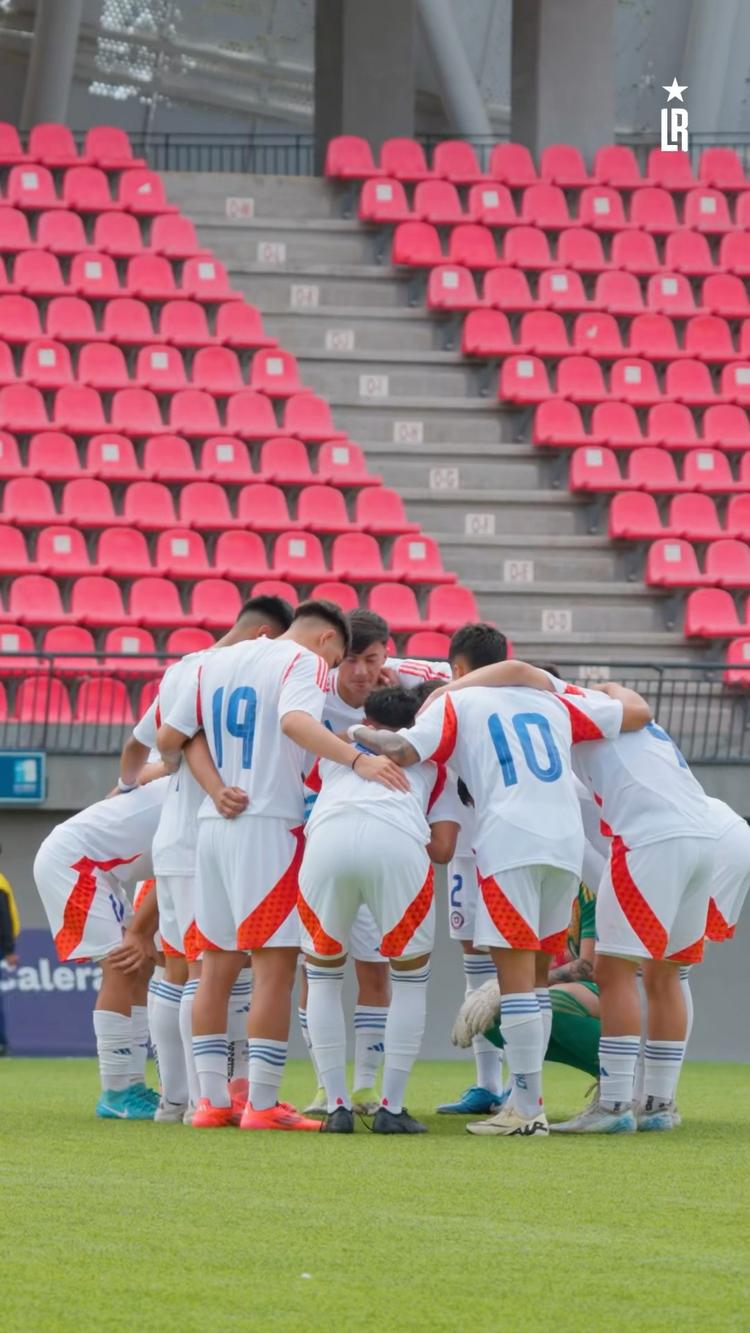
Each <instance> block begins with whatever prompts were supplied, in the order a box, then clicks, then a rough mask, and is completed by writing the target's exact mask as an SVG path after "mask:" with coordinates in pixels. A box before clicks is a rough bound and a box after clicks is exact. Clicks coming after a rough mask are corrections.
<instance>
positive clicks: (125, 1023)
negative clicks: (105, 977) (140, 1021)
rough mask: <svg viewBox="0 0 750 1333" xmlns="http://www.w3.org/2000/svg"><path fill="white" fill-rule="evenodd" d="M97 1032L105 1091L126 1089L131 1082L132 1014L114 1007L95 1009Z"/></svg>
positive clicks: (100, 1069) (102, 1081) (100, 1073)
mask: <svg viewBox="0 0 750 1333" xmlns="http://www.w3.org/2000/svg"><path fill="white" fill-rule="evenodd" d="M94 1032H95V1034H96V1054H97V1058H98V1061H99V1077H100V1079H101V1083H102V1089H103V1090H104V1092H123V1091H124V1090H125V1088H127V1087H128V1085H129V1083H130V1062H131V1059H132V1049H131V1038H132V1026H131V1021H130V1017H129V1015H125V1014H116V1013H113V1012H112V1010H110V1009H95V1010H94Z"/></svg>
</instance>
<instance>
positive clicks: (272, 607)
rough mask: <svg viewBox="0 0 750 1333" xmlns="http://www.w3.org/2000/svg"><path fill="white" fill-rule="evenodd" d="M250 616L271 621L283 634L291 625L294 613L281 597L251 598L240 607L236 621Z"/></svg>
mask: <svg viewBox="0 0 750 1333" xmlns="http://www.w3.org/2000/svg"><path fill="white" fill-rule="evenodd" d="M251 615H252V616H260V617H261V619H262V620H272V621H273V623H274V625H278V626H279V628H280V629H281V631H282V633H285V632H286V631H287V630H288V629H289V626H290V625H291V623H292V617H293V615H294V612H293V611H292V608H291V606H290V605H289V603H288V602H285V601H284V598H283V597H251V598H250V599H249V601H247V602H245V603H244V605H243V606H242V607H241V609H240V613H239V615H238V617H237V620H238V621H239V620H242V618H243V616H251Z"/></svg>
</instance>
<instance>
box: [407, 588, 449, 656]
mask: <svg viewBox="0 0 750 1333" xmlns="http://www.w3.org/2000/svg"><path fill="white" fill-rule="evenodd" d="M440 591H444V590H443V589H440ZM450 591H451V592H458V591H459V590H458V589H457V588H451V589H450ZM450 645H451V641H450V635H448V634H440V633H438V631H436V630H429V629H422V630H417V632H416V634H412V635H410V636H409V639H408V640H407V644H406V655H407V657H416V658H419V659H420V660H423V661H428V662H445V661H446V659H447V657H448V653H449V651H450Z"/></svg>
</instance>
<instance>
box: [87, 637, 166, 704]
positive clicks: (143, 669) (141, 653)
mask: <svg viewBox="0 0 750 1333" xmlns="http://www.w3.org/2000/svg"><path fill="white" fill-rule="evenodd" d="M104 651H105V653H110V654H112V655H111V656H110V657H106V658H105V659H104V662H103V663H102V665H103V668H104V670H105V671H114V672H116V673H117V675H118V676H127V677H128V678H130V677H137V676H147V675H150V674H151V673H152V672H157V673H158V672H160V671H161V670H162V668H163V666H164V663H163V662H160V661H159V659H158V658H157V657H150V656H148V654H149V653H153V652H154V636H153V634H151V633H149V631H148V630H147V629H141V627H140V626H139V625H122V626H119V627H118V628H116V629H110V630H108V631H107V633H106V635H105V637H104ZM141 712H145V709H143V710H141V709H139V712H138V716H140V715H141Z"/></svg>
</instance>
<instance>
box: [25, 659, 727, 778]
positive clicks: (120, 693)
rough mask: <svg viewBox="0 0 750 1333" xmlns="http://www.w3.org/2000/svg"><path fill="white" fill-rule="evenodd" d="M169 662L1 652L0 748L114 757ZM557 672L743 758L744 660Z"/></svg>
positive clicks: (677, 734) (700, 753)
mask: <svg viewBox="0 0 750 1333" xmlns="http://www.w3.org/2000/svg"><path fill="white" fill-rule="evenodd" d="M173 660H174V659H173V658H167V657H164V656H159V655H158V654H153V655H149V657H148V658H144V659H142V660H140V659H138V658H133V657H126V656H122V657H120V658H116V657H115V656H114V655H113V654H111V653H110V654H107V655H106V658H105V657H104V655H101V656H100V657H97V656H91V657H88V656H87V657H86V658H85V660H82V658H81V656H80V655H79V656H78V658H77V659H73V658H72V657H70V656H69V657H68V658H67V659H66V658H65V657H62V656H50V655H45V654H42V653H38V654H34V659H33V661H34V662H35V663H36V668H34V665H33V662H32V661H31V660H30V658H29V656H28V655H21V654H18V655H16V658H15V659H14V655H13V654H4V655H1V656H0V688H2V690H3V695H2V696H0V702H4V705H5V707H4V710H3V711H2V712H0V750H9V749H10V750H13V749H16V750H28V749H37V750H40V749H41V750H46V751H47V752H48V753H49V754H89V755H96V754H100V755H107V754H116V753H117V752H118V751H119V749H120V747H121V746H122V743H123V741H124V740H125V738H126V736H127V735H128V734H129V732H130V730H131V729H132V726H133V723H134V721H135V720H137V718H138V717H140V715H141V713H143V712H144V711H145V709H146V708H147V707H148V705H149V703H150V702H151V700H152V699H153V697H154V695H155V693H156V690H157V686H158V681H159V679H160V676H161V672H162V671H163V670H164V668H165V666H166V665H167V664H168V662H169V661H173ZM557 665H558V666H559V668H560V670H561V672H562V674H563V676H564V677H565V678H566V679H568V680H571V681H574V682H577V683H578V684H583V685H586V684H595V683H597V682H601V681H604V680H617V681H620V682H621V683H622V684H624V685H629V686H631V687H632V688H633V689H635V690H638V692H639V693H640V694H643V695H644V696H645V697H646V698H647V699H648V700H649V702H650V704H651V706H652V708H653V710H654V715H655V717H656V719H657V720H658V722H659V723H660V725H661V726H662V727H664V728H665V730H666V731H668V732H669V734H670V736H671V737H672V739H673V740H674V741H675V742H676V744H677V745H678V746H679V747H680V749H681V750H682V752H683V754H684V755H685V757H686V759H688V760H689V761H690V762H691V763H700V764H750V661H749V662H748V664H747V667H746V668H742V667H733V668H732V671H733V672H734V675H735V680H738V679H741V678H742V676H743V675H744V674H745V671H746V673H747V686H746V688H743V687H742V685H738V684H736V683H735V684H734V685H732V686H731V687H728V686H727V685H726V684H725V683H724V675H725V672H726V670H727V668H726V665H725V664H723V663H721V664H719V663H717V664H712V665H709V666H703V665H701V666H700V667H699V668H696V666H695V664H694V663H691V664H680V663H668V664H662V665H654V664H652V663H639V662H627V663H610V664H607V665H599V664H592V663H590V662H589V663H582V662H581V661H580V659H576V660H570V659H566V658H560V659H558V663H557Z"/></svg>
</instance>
